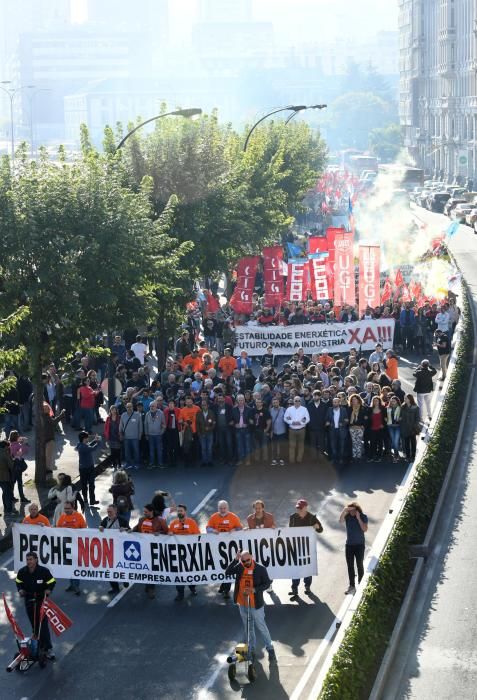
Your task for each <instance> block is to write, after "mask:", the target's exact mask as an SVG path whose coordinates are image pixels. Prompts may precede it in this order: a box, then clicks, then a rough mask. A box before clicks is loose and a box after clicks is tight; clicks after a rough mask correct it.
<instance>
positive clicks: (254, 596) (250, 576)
mask: <svg viewBox="0 0 477 700" xmlns="http://www.w3.org/2000/svg"><path fill="white" fill-rule="evenodd" d="M225 573H226V574H227V576H235V588H234V602H235V603H237V605H238V606H239V612H240V617H241V618H242V622H243V626H244V630H245V634H246V633H247V616H248V614H249V613H250V630H249V634H250V637H249V639H248V640H247V641H248V642H249V645H250V646H249V653H251V654H252V659H253V658H254V656H255V645H256V636H255V627H256V628H257V629H258V630H259V632H260V634H261V635H262V637H263V640H264V642H265V647H266V649H267V651H268V660H269V661H270V662H271V663H273V662H276V660H277V657H276V655H275V649H274V648H273V642H272V638H271V636H270V632H269V630H268V627H267V623H266V622H265V608H264V605H263V593H264V591H266V590H267V588H270V585H271V581H270V579H269V577H268V572H267V570H266V568H265V567H264V566H262V565H261V564H257V563H256V562H255V561H254V560H253V559H252V555H251V554H250V552H248V551H246V550H244V551H243V552H237V556H236V557H235V559H234V560H233V561H232V562H231V563H230V564H229V565H228V567H227V568H226V570H225Z"/></svg>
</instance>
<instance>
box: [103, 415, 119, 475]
mask: <svg viewBox="0 0 477 700" xmlns="http://www.w3.org/2000/svg"><path fill="white" fill-rule="evenodd" d="M119 422H120V418H119V413H118V409H117V408H116V406H111V408H110V409H109V415H108V417H107V418H106V423H105V425H104V439H105V440H106V441H107V443H108V445H109V450H110V459H111V466H112V468H113V470H114V471H115V470H116V469H121V438H120V435H119Z"/></svg>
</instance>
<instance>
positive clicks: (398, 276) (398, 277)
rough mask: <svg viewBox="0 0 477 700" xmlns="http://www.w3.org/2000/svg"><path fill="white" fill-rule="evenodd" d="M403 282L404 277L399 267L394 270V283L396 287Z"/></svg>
mask: <svg viewBox="0 0 477 700" xmlns="http://www.w3.org/2000/svg"><path fill="white" fill-rule="evenodd" d="M403 282H404V278H403V276H402V272H401V269H400V268H399V269H398V271H397V272H396V278H395V280H394V285H395V286H396V287H401V286H402V283H403Z"/></svg>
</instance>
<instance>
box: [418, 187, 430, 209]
mask: <svg viewBox="0 0 477 700" xmlns="http://www.w3.org/2000/svg"><path fill="white" fill-rule="evenodd" d="M432 193H433V192H432V190H431V189H429V188H426V187H425V188H424V189H423V190H421V192H420V194H418V195H417V196H416V199H415V202H416V204H417V205H418V206H420V207H425V206H426V202H427V198H428V197H429V195H430V194H432Z"/></svg>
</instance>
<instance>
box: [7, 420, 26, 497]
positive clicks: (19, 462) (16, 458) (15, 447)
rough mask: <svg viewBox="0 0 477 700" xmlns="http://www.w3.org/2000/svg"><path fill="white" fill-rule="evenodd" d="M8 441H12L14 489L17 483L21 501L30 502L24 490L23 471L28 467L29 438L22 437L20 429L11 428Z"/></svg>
mask: <svg viewBox="0 0 477 700" xmlns="http://www.w3.org/2000/svg"><path fill="white" fill-rule="evenodd" d="M8 442H9V443H10V454H11V456H12V459H13V473H12V475H13V489H14V488H15V484H17V487H18V496H19V498H20V502H21V503H30V500H29V499H28V498H27V497H26V496H25V494H24V492H23V472H25V471H26V470H27V468H28V465H27V463H26V462H25V455H26V454H27V452H28V438H25V437H20V435H19V433H18V430H11V431H10V435H9V436H8ZM13 501H14V502H15V501H16V499H15V498H14V499H13Z"/></svg>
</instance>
